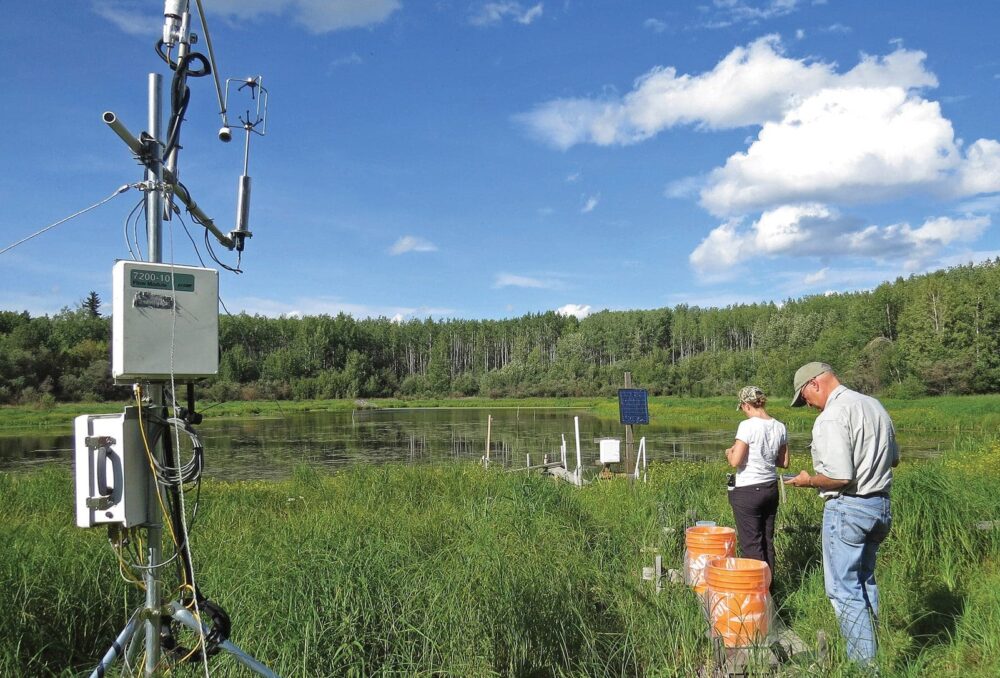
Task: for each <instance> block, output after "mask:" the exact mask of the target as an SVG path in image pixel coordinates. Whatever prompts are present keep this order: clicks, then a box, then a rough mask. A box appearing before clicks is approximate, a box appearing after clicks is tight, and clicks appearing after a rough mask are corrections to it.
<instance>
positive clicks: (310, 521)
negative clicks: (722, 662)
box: [0, 437, 1000, 676]
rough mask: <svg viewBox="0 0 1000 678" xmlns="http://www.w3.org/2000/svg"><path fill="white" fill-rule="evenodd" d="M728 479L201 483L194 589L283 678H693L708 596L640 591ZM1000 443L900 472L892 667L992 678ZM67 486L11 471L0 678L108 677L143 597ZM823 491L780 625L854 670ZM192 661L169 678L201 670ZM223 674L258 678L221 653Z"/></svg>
mask: <svg viewBox="0 0 1000 678" xmlns="http://www.w3.org/2000/svg"><path fill="white" fill-rule="evenodd" d="M724 471H725V469H724V467H723V466H722V465H721V464H706V463H691V462H671V463H666V464H656V465H654V466H653V467H652V468H651V472H650V480H649V482H648V483H646V484H642V483H638V484H634V485H629V484H628V483H627V482H624V481H610V482H598V483H594V484H592V485H589V486H587V487H585V488H582V489H577V488H573V487H570V486H569V485H567V484H560V483H557V482H554V481H552V480H549V479H545V478H542V477H539V476H530V475H527V474H504V473H501V472H498V471H493V470H491V471H486V470H483V469H482V468H480V467H479V466H477V465H452V466H433V467H428V466H422V467H405V466H381V467H358V468H354V469H351V470H349V471H345V472H341V473H337V474H334V475H326V474H323V473H321V472H317V471H314V470H310V469H307V468H300V469H297V470H296V471H295V473H293V475H292V477H291V478H289V479H288V480H285V481H280V482H261V481H254V482H237V483H222V482H211V483H206V485H205V488H204V490H203V494H202V502H201V508H200V512H199V516H198V518H197V522H196V525H195V528H194V532H193V536H192V545H193V548H194V552H195V566H196V568H197V576H198V584H199V586H200V587H201V588H202V589H203V590H204V591H205V592H206V593H207V594H208V595H209V596H210V597H212V598H213V599H214V600H216V601H218V602H219V603H220V604H222V605H223V606H224V607H225V608H226V609H227V610H228V612H229V613H230V615H231V616H232V618H233V623H234V626H233V640H234V642H236V643H237V644H239V645H240V646H241V647H243V648H245V649H246V650H247V651H249V652H251V653H253V654H254V655H256V656H258V657H259V658H261V659H262V660H265V661H266V662H267V663H268V664H270V665H271V666H272V667H273V668H274V669H275V670H276V671H278V672H279V673H280V674H281V675H284V676H341V675H347V676H369V675H408V676H409V675H416V676H420V675H435V676H449V675H454V676H583V675H586V676H636V675H651V676H689V675H695V674H696V673H697V672H698V671H699V670H702V669H703V668H704V667H706V666H708V665H709V664H710V662H711V656H712V655H711V646H710V643H709V642H708V640H707V638H706V630H707V626H706V623H705V620H704V617H703V613H702V611H701V609H700V607H699V604H698V602H697V600H696V599H695V597H694V595H693V594H692V593H691V592H690V591H689V590H687V589H686V588H685V587H684V586H667V587H666V588H665V589H664V591H663V592H662V593H660V594H659V595H657V594H655V593H654V591H653V588H652V585H651V584H650V583H648V582H643V581H641V580H640V576H639V575H640V572H641V569H642V567H643V566H644V565H651V564H652V560H653V556H654V554H655V552H659V553H660V554H662V555H663V557H664V560H665V564H666V566H668V567H674V568H679V567H680V562H681V556H682V553H683V530H684V528H685V526H686V525H687V524H688V522H689V521H690V519H691V515H692V513H691V512H692V511H693V512H694V514H695V515H696V516H697V517H698V518H700V519H711V520H716V521H717V522H719V523H720V524H728V525H731V524H732V514H731V511H730V509H729V506H728V504H727V503H726V494H725V490H724V485H723V478H724ZM998 479H1000V442H998V441H997V440H996V439H984V438H982V437H980V438H978V439H976V440H973V439H968V440H967V441H966V442H964V443H963V445H962V446H961V447H960V448H957V449H955V450H953V451H951V452H949V453H948V454H946V455H944V456H943V457H942V458H941V459H939V460H934V461H929V462H922V463H919V464H904V465H903V466H902V467H901V468H900V469H899V472H898V474H897V483H896V487H895V488H894V493H893V510H894V516H895V524H894V527H893V533H892V535H891V536H890V538H889V541H888V542H887V543H886V545H885V546H884V548H883V549H882V551H881V552H880V563H879V569H878V575H879V579H880V587H881V591H882V596H883V605H884V607H883V615H882V617H881V618H880V620H879V633H880V638H881V641H882V656H881V663H882V673H883V675H886V676H896V675H899V676H907V675H944V676H948V675H954V676H958V675H959V674H961V675H963V676H975V675H984V676H985V675H992V674H991V671H992V670H993V669H994V667H995V666H997V665H1000V612H998V610H1000V606H998V602H1000V601H998V598H997V596H998V594H997V590H998V586H997V585H998V584H1000V568H998V562H1000V561H998V556H1000V529H993V530H980V529H977V528H976V524H977V523H979V522H982V521H986V520H993V519H995V517H996V516H997V515H998V514H1000V493H997V492H996V491H995V488H996V484H997V481H998ZM71 492H72V489H71V478H70V475H69V472H68V471H67V470H65V469H55V468H48V469H43V470H40V471H37V472H31V473H27V474H19V475H17V476H13V475H9V474H0V496H3V497H4V500H5V502H4V505H5V519H4V521H3V522H2V524H0V581H4V582H5V583H6V585H5V586H4V587H3V589H2V591H3V592H2V593H0V675H32V676H46V675H66V676H70V675H79V674H80V673H83V672H86V671H88V670H89V669H91V668H93V665H94V664H95V663H96V661H97V659H98V657H99V656H100V654H101V653H102V652H103V651H104V650H105V649H106V647H107V646H108V645H109V644H110V641H111V639H112V638H113V637H114V635H115V634H116V633H117V631H118V630H119V629H120V627H121V626H123V625H124V622H125V618H126V613H127V611H129V610H131V609H134V608H135V607H137V606H139V605H140V604H141V597H142V594H141V592H139V591H137V590H136V589H135V588H134V587H132V586H130V585H128V584H126V583H125V582H124V581H122V579H121V577H120V576H119V574H118V570H117V566H116V561H115V559H114V557H113V554H112V553H111V550H110V549H109V548H108V546H107V544H106V540H105V537H104V534H103V530H100V529H95V530H78V529H76V528H74V527H72V515H71V506H72V503H71V502H72V498H71ZM821 508H822V507H821V502H820V500H819V499H818V498H817V497H816V496H815V495H813V494H812V493H809V492H807V491H789V492H788V493H787V495H786V502H785V503H784V504H783V505H782V508H781V510H780V512H779V534H778V543H777V547H778V577H777V579H776V584H775V588H774V593H775V598H776V601H777V603H778V606H779V614H780V615H781V616H782V618H783V619H784V620H785V621H786V623H787V624H789V625H790V626H791V627H792V628H793V630H795V631H796V632H797V633H798V634H799V636H800V637H802V638H803V639H804V640H806V641H807V642H812V641H813V639H814V638H815V633H816V631H818V630H821V629H822V630H824V631H825V632H826V633H827V635H828V637H829V638H830V639H831V641H832V642H833V648H834V651H833V652H832V655H831V656H830V657H828V658H827V659H825V660H823V661H822V662H818V661H817V662H814V663H812V664H810V663H809V662H806V663H805V664H802V665H797V666H789V667H786V668H785V669H784V670H783V672H782V674H783V675H816V676H820V675H823V676H825V675H845V676H846V675H850V668H849V666H848V665H847V663H846V661H845V660H844V657H843V650H842V647H841V645H840V642H839V636H838V632H837V629H836V622H835V620H834V618H833V613H832V610H831V608H830V605H829V603H828V601H827V600H826V598H825V596H824V594H823V584H822V566H821V564H820V545H819V534H818V533H817V532H815V531H810V530H809V529H808V528H809V527H810V526H816V525H818V524H819V521H820V517H821ZM201 671H202V669H201V668H200V666H193V667H182V668H180V669H178V670H177V671H175V672H174V673H173V674H172V675H201ZM212 675H213V676H238V675H246V672H245V671H243V670H241V669H239V668H238V667H237V666H236V665H235V663H234V662H233V660H232V659H231V658H229V657H227V656H224V655H220V656H218V657H217V658H215V659H213V660H212Z"/></svg>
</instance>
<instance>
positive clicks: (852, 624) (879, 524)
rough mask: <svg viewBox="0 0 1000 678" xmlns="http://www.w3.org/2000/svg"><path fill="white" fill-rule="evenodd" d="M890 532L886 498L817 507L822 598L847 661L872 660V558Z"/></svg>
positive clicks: (874, 608) (834, 501)
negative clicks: (837, 629)
mask: <svg viewBox="0 0 1000 678" xmlns="http://www.w3.org/2000/svg"><path fill="white" fill-rule="evenodd" d="M891 526H892V511H891V509H890V507H889V498H888V497H869V498H866V499H863V498H861V497H837V498H835V499H828V500H827V502H826V504H825V506H824V507H823V574H824V580H825V583H826V596H827V598H829V599H830V602H831V603H832V604H833V611H834V613H835V614H836V615H837V621H838V622H839V623H840V632H841V634H842V635H843V636H844V639H845V640H846V641H847V656H848V657H849V658H850V659H851V660H853V661H856V662H860V663H869V662H871V661H872V660H874V659H875V619H876V618H877V616H878V587H877V586H876V584H875V555H876V554H877V553H878V547H879V544H881V543H882V541H883V540H884V539H885V538H886V536H887V535H888V534H889V529H890V527H891Z"/></svg>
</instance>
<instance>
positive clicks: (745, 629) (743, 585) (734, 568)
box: [705, 558, 771, 647]
mask: <svg viewBox="0 0 1000 678" xmlns="http://www.w3.org/2000/svg"><path fill="white" fill-rule="evenodd" d="M705 581H706V584H707V586H708V591H707V594H706V596H705V602H706V606H707V609H708V617H709V621H710V623H711V625H712V632H713V634H714V635H716V636H718V637H720V638H722V641H723V643H724V644H725V645H726V647H746V646H748V645H754V644H757V643H760V642H762V641H763V640H764V639H765V638H766V637H767V632H768V629H769V628H770V626H771V596H770V594H769V593H768V587H769V586H770V585H771V569H770V568H769V567H768V566H767V563H765V562H763V561H760V560H753V559H751V558H717V559H713V560H711V561H710V562H709V563H708V565H707V566H706V568H705Z"/></svg>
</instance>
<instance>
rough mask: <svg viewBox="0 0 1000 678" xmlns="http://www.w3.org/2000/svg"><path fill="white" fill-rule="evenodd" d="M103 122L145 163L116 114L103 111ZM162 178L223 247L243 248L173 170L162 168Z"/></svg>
mask: <svg viewBox="0 0 1000 678" xmlns="http://www.w3.org/2000/svg"><path fill="white" fill-rule="evenodd" d="M104 122H105V123H107V125H108V127H110V128H111V130H112V131H113V132H114V133H115V134H117V135H118V137H119V138H120V139H121V140H122V141H124V142H125V145H126V146H128V147H129V149H130V150H131V151H132V153H134V154H135V156H136V157H137V158H139V160H140V162H142V163H143V165H146V160H145V158H144V156H145V154H144V153H143V149H142V143H141V142H140V141H139V140H138V139H136V138H135V137H134V136H133V135H132V133H131V132H129V131H128V129H126V127H125V125H123V124H122V122H121V120H119V119H118V116H116V115H115V114H114V113H113V112H111V111H105V113H104ZM163 180H164V182H166V184H167V185H169V186H170V188H171V190H173V192H174V195H176V196H177V197H178V198H180V201H181V202H182V203H184V206H185V207H187V209H188V211H189V212H190V213H191V215H192V216H193V217H194V218H195V219H196V220H197V221H198V223H200V224H201V225H202V226H204V227H205V228H206V229H207V230H208V231H210V232H211V233H212V235H214V236H215V239H216V240H218V241H219V243H220V244H221V245H222V246H223V247H225V248H226V249H229V250H231V249H233V248H236V249H238V250H240V251H242V250H243V238H239V237H234V236H233V234H230V235H226V234H225V233H223V232H222V231H220V230H219V229H218V227H217V226H216V225H215V222H214V221H213V220H212V218H211V217H210V216H208V215H207V214H205V213H204V212H203V211H202V210H201V208H200V207H198V203H196V202H195V201H194V199H193V198H192V197H191V194H190V193H189V192H188V190H187V189H186V188H184V187H183V186H182V185H181V184H180V183H178V181H177V177H175V176H174V174H173V172H171V171H170V170H168V169H166V168H164V169H163Z"/></svg>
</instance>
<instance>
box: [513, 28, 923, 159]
mask: <svg viewBox="0 0 1000 678" xmlns="http://www.w3.org/2000/svg"><path fill="white" fill-rule="evenodd" d="M925 58H926V55H925V54H924V53H923V52H919V51H910V50H906V49H903V48H901V47H897V48H896V50H895V51H893V52H892V53H890V54H888V55H887V56H884V57H876V56H868V55H862V57H861V59H860V61H859V63H858V64H857V65H856V66H855V67H854V68H852V69H851V70H849V71H847V72H846V73H843V74H839V73H837V72H836V64H833V63H824V62H820V61H807V60H805V59H793V58H790V57H787V56H785V55H784V53H783V48H782V44H781V40H780V38H779V37H778V36H776V35H768V36H765V37H763V38H760V39H758V40H756V41H754V42H752V43H750V44H749V45H747V46H746V47H737V48H735V49H734V50H732V51H731V52H730V53H729V54H728V55H726V56H725V57H724V58H723V59H722V60H721V61H720V62H719V63H718V64H716V65H715V67H714V68H713V69H712V70H711V71H707V72H705V73H700V74H695V75H691V74H678V73H677V70H676V69H675V68H673V67H669V66H668V67H663V66H658V67H656V68H653V69H652V70H650V71H649V72H647V73H646V74H644V75H642V76H640V77H639V78H638V79H637V80H636V81H635V86H634V87H633V89H632V91H631V92H629V93H628V94H626V95H625V96H623V97H616V98H568V99H554V100H552V101H548V102H545V103H542V104H539V105H538V106H536V107H535V108H534V109H533V110H531V111H528V112H526V113H522V114H519V115H517V116H515V121H516V122H518V123H519V124H521V125H523V126H524V127H525V128H526V129H527V130H528V132H529V133H530V134H532V135H533V136H535V137H537V138H539V139H541V140H543V141H544V142H546V143H549V144H551V145H553V146H556V147H558V148H563V149H565V148H569V147H570V146H573V145H575V144H580V143H593V144H597V145H601V146H606V145H612V144H631V143H636V142H639V141H642V140H644V139H648V138H649V137H651V136H654V135H655V134H658V133H659V132H661V131H663V130H665V129H668V128H670V127H673V126H676V125H695V126H696V127H698V128H702V129H728V128H734V127H743V126H748V125H760V124H763V123H764V122H767V121H770V120H780V119H781V118H782V117H783V116H784V115H785V114H786V113H787V112H788V111H789V110H791V109H793V108H795V107H796V106H797V105H798V104H799V102H801V100H802V99H803V98H805V97H808V96H809V95H811V94H814V93H816V92H819V91H820V90H823V89H827V88H831V87H882V86H895V87H900V88H902V89H904V90H907V91H909V90H915V89H919V88H924V87H934V86H936V85H937V78H936V77H935V76H934V75H933V74H932V73H930V72H929V71H927V70H926V69H925V68H924V59H925Z"/></svg>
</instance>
